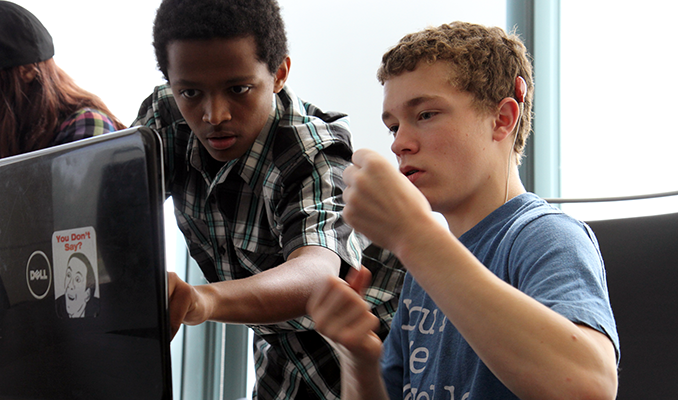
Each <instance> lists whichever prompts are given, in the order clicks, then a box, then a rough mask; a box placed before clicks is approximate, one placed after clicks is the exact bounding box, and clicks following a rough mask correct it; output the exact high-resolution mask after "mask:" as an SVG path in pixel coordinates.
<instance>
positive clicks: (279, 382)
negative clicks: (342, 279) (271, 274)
mask: <svg viewBox="0 0 678 400" xmlns="http://www.w3.org/2000/svg"><path fill="white" fill-rule="evenodd" d="M133 125H145V126H148V127H150V128H153V129H155V130H156V131H158V132H159V133H160V135H161V137H162V138H163V143H164V147H165V163H166V166H165V168H166V170H165V171H166V173H165V176H166V178H167V182H166V186H165V187H166V188H167V189H168V191H169V193H168V195H171V196H172V198H173V201H174V207H175V215H176V217H177V221H178V225H179V228H180V229H181V231H182V232H183V234H184V236H185V238H186V242H187V244H188V248H189V251H190V253H191V256H192V257H193V258H194V259H195V260H196V262H197V263H198V265H199V266H200V268H201V269H202V271H203V273H204V275H205V277H206V278H207V280H208V281H211V282H215V281H221V280H232V279H241V278H245V277H248V276H251V275H254V274H257V273H260V272H262V271H265V270H267V269H270V268H274V267H276V266H278V265H280V264H281V263H283V262H284V261H285V260H286V259H287V257H288V256H289V254H290V253H291V252H292V251H294V250H295V249H297V248H299V247H302V246H307V245H318V246H323V247H326V248H328V249H331V250H332V251H334V252H336V253H337V254H338V255H339V256H340V257H341V259H342V262H343V264H344V268H343V271H346V270H347V269H348V268H349V266H354V267H356V266H359V265H360V264H361V261H362V263H363V264H364V265H365V266H366V267H368V268H369V269H370V270H371V271H372V273H373V277H374V279H373V281H374V285H373V286H372V287H370V288H369V289H368V301H369V302H370V303H372V304H373V305H374V308H373V309H374V310H375V313H376V314H377V315H378V317H379V318H380V320H381V321H382V328H384V334H385V332H386V331H387V330H388V327H389V326H390V321H391V318H392V316H393V313H394V310H395V308H396V306H397V300H398V296H399V292H400V287H401V286H402V278H403V275H404V272H403V270H402V267H401V265H400V264H399V262H398V261H397V260H396V259H395V257H393V256H392V255H391V253H389V252H386V251H384V250H382V249H379V248H376V247H374V246H369V247H367V246H368V244H369V243H368V242H367V241H366V239H365V238H364V237H362V236H361V235H358V234H356V233H354V232H353V230H352V229H351V228H350V227H349V226H348V225H347V224H346V223H345V222H344V221H343V219H342V218H341V211H342V209H343V200H342V198H341V195H342V193H343V190H344V187H345V185H344V183H343V180H342V173H343V170H344V169H345V167H346V166H347V165H348V164H349V162H350V157H351V155H352V148H351V142H350V140H351V139H350V131H349V127H348V117H346V116H345V115H343V114H338V113H324V112H322V111H321V110H319V109H318V108H316V107H315V106H313V105H312V104H309V103H306V102H303V101H301V100H300V99H299V98H297V97H296V96H295V95H294V94H293V93H292V92H291V91H290V90H289V88H288V87H285V88H284V89H283V90H282V91H281V92H280V93H278V94H277V95H276V96H275V101H274V102H273V106H272V109H271V113H270V115H269V119H268V121H267V123H266V125H265V127H264V129H263V130H262V133H261V134H260V135H259V137H258V138H257V139H256V141H255V143H254V144H253V145H252V147H251V148H250V149H249V150H248V152H246V153H245V154H244V155H243V156H242V157H240V158H239V159H237V160H232V161H230V162H228V163H226V165H224V166H223V167H222V168H221V170H220V171H219V172H218V173H217V174H216V176H214V177H211V176H210V175H209V174H208V173H207V168H206V164H205V163H206V157H209V155H208V154H207V152H206V150H205V149H204V148H203V147H202V145H201V143H200V142H199V140H198V139H197V138H196V137H195V136H194V135H193V134H192V133H191V130H190V128H189V127H188V125H187V124H186V122H185V120H184V119H183V117H182V116H181V114H180V112H179V110H178V108H177V106H176V103H175V102H174V99H173V97H172V93H171V90H170V88H169V86H167V85H163V86H159V87H157V88H156V89H155V91H154V93H153V94H152V95H151V96H149V97H148V98H147V99H146V100H145V101H144V103H143V104H142V106H141V108H140V111H139V116H138V117H137V120H136V121H134V123H133ZM366 247H367V248H366ZM363 249H364V253H363ZM250 327H251V328H252V329H253V330H254V331H255V333H256V335H257V336H256V337H257V343H258V345H257V346H255V347H256V349H255V351H256V359H257V378H258V379H257V385H258V386H257V390H255V394H256V396H255V397H256V398H260V399H269V398H270V399H275V398H277V399H284V398H290V397H291V395H293V394H295V393H296V392H297V390H298V388H299V386H300V384H301V382H302V381H303V382H304V384H303V386H304V387H306V388H311V391H312V392H313V393H314V394H313V395H314V396H317V398H321V399H325V398H326V399H332V398H338V395H339V393H338V390H339V389H338V388H339V386H338V384H337V382H338V379H339V374H338V368H339V367H338V362H337V359H336V356H335V355H334V352H333V350H332V349H331V347H330V346H329V345H328V344H327V342H325V340H324V339H322V338H320V336H319V335H317V333H315V332H314V331H312V329H313V321H312V320H311V319H310V318H309V317H306V316H305V317H300V318H297V319H294V320H290V321H286V322H283V323H279V324H275V325H257V326H250ZM313 335H315V336H313ZM306 337H314V338H315V339H314V340H311V341H310V342H308V343H307V342H306V341H305V339H304V338H306ZM260 385H264V386H260ZM311 398H315V397H311Z"/></svg>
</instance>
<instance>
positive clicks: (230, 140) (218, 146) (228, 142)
mask: <svg viewBox="0 0 678 400" xmlns="http://www.w3.org/2000/svg"><path fill="white" fill-rule="evenodd" d="M235 141H236V136H234V135H229V136H216V135H215V136H211V137H207V142H208V143H209V145H210V146H211V147H212V148H213V149H215V150H226V149H228V148H230V147H232V146H233V145H234V144H235Z"/></svg>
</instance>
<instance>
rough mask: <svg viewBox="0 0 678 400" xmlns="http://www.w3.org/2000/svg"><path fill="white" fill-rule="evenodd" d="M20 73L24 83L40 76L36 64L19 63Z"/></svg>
mask: <svg viewBox="0 0 678 400" xmlns="http://www.w3.org/2000/svg"><path fill="white" fill-rule="evenodd" d="M19 75H21V80H22V81H24V83H26V84H28V83H31V82H33V80H34V79H35V77H36V76H38V67H36V66H35V64H26V65H19Z"/></svg>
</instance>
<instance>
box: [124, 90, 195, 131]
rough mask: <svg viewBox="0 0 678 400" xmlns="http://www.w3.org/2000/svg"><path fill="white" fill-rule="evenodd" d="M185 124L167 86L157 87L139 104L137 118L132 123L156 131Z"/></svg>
mask: <svg viewBox="0 0 678 400" xmlns="http://www.w3.org/2000/svg"><path fill="white" fill-rule="evenodd" d="M179 123H181V124H185V123H186V121H185V120H184V117H183V116H182V115H181V112H180V111H179V107H178V106H177V103H176V101H175V100H174V95H173V94H172V89H171V88H170V86H169V84H164V85H159V86H156V87H155V88H154V89H153V92H152V93H151V94H150V95H149V96H148V97H147V98H146V99H145V100H144V101H143V102H142V103H141V106H140V107H139V112H138V113H137V118H136V119H135V120H134V122H133V123H132V125H133V126H135V125H144V126H148V127H150V128H154V129H156V130H158V131H160V130H162V129H163V128H166V127H167V126H171V125H174V124H179Z"/></svg>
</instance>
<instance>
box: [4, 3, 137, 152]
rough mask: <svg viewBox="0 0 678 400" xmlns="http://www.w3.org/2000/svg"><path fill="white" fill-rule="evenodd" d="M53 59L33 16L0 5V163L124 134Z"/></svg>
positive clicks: (49, 44) (46, 37) (48, 39)
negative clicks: (33, 153)
mask: <svg viewBox="0 0 678 400" xmlns="http://www.w3.org/2000/svg"><path fill="white" fill-rule="evenodd" d="M53 56H54V44H53V42H52V37H51V35H50V34H49V32H48V31H47V29H46V28H45V27H44V26H43V25H42V23H41V22H40V21H39V20H38V19H37V18H36V17H35V15H33V14H32V13H30V12H29V11H28V10H26V9H25V8H23V7H21V6H19V5H17V4H14V3H12V2H9V1H0V95H1V96H2V98H1V101H0V158H3V157H9V156H13V155H17V154H22V153H27V152H29V151H34V150H38V149H42V148H45V147H50V146H55V145H59V144H63V143H68V142H72V141H75V140H79V139H84V138H88V137H92V136H96V135H100V134H103V133H107V132H112V131H116V130H120V129H124V128H125V125H123V124H122V123H121V122H120V121H119V120H118V119H117V118H116V117H115V116H114V115H113V114H112V113H111V112H110V110H109V109H108V107H106V105H105V104H104V102H103V101H102V100H101V99H100V98H99V97H97V96H95V95H94V94H92V93H89V92H88V91H86V90H84V89H82V88H80V87H79V86H78V85H77V84H76V83H75V82H74V81H73V79H72V78H71V77H70V76H68V75H67V74H66V73H65V72H64V71H63V70H62V69H61V68H59V67H58V66H57V65H56V63H55V62H54V59H53Z"/></svg>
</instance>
